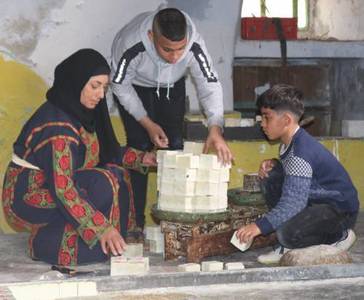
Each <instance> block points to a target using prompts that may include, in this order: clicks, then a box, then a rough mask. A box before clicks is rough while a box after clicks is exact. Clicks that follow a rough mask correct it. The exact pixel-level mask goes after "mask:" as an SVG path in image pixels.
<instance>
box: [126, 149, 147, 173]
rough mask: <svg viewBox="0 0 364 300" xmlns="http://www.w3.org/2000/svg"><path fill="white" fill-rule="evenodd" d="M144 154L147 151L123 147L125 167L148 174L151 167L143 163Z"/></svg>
mask: <svg viewBox="0 0 364 300" xmlns="http://www.w3.org/2000/svg"><path fill="white" fill-rule="evenodd" d="M144 154H145V152H143V151H140V150H137V149H134V148H130V147H127V148H125V149H123V154H122V155H123V160H122V165H123V167H124V168H127V169H131V170H135V171H138V172H140V173H142V174H147V173H148V171H149V168H148V167H147V166H145V165H143V158H144Z"/></svg>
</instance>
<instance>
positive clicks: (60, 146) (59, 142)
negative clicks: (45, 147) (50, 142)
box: [54, 139, 66, 152]
mask: <svg viewBox="0 0 364 300" xmlns="http://www.w3.org/2000/svg"><path fill="white" fill-rule="evenodd" d="M65 147H66V142H65V141H64V140H62V139H56V141H55V142H54V148H55V149H56V151H59V152H62V151H63V150H64V148H65Z"/></svg>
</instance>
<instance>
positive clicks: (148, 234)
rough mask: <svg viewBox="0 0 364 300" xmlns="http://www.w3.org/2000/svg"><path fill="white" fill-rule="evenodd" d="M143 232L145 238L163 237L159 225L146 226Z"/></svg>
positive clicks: (156, 238) (155, 238)
mask: <svg viewBox="0 0 364 300" xmlns="http://www.w3.org/2000/svg"><path fill="white" fill-rule="evenodd" d="M144 232H145V238H146V239H147V240H160V239H162V238H163V233H162V231H161V227H160V225H151V226H146V227H145V229H144Z"/></svg>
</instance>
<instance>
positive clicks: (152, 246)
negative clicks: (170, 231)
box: [149, 239, 164, 253]
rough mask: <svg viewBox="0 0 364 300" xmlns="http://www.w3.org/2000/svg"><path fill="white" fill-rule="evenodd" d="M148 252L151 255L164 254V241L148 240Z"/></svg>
mask: <svg viewBox="0 0 364 300" xmlns="http://www.w3.org/2000/svg"><path fill="white" fill-rule="evenodd" d="M149 251H150V252H152V253H164V239H160V240H149Z"/></svg>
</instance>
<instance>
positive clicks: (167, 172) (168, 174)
mask: <svg viewBox="0 0 364 300" xmlns="http://www.w3.org/2000/svg"><path fill="white" fill-rule="evenodd" d="M175 174H176V169H175V168H163V169H162V174H161V179H162V180H164V181H168V182H173V180H174V178H175Z"/></svg>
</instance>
